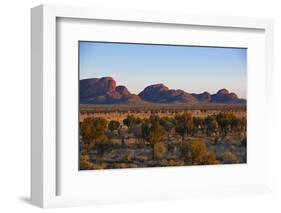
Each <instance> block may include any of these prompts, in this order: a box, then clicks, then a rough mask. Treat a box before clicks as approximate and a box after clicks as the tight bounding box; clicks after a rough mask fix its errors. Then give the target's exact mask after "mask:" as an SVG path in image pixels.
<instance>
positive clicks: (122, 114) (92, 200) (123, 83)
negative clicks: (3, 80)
mask: <svg viewBox="0 0 281 213" xmlns="http://www.w3.org/2000/svg"><path fill="white" fill-rule="evenodd" d="M31 14H32V20H31V21H32V32H31V34H32V36H31V41H32V48H31V50H32V147H31V153H32V162H31V167H32V174H31V176H32V180H31V182H32V184H31V185H32V187H31V198H32V203H34V204H35V205H38V206H40V207H56V206H74V205H89V204H99V203H117V202H140V201H144V200H165V199H178V198H188V197H198V196H213V195H219V196H220V195H233V194H238V195H240V194H253V193H264V192H269V191H270V177H271V176H270V170H269V169H268V164H269V160H268V152H267V151H266V150H267V148H266V147H268V146H270V139H269V138H270V128H268V127H269V124H270V116H269V113H270V111H271V110H270V109H271V107H272V98H271V95H270V90H271V89H270V88H271V87H272V76H273V74H272V70H273V67H272V66H273V65H272V64H273V63H272V47H273V41H272V40H273V39H272V30H273V24H272V20H270V19H256V18H235V17H216V16H191V15H186V14H161V13H150V12H142V11H121V10H120V11H118V10H109V9H108V10H100V9H95V8H79V7H66V6H52V5H43V6H39V7H36V8H33V9H32V11H31ZM257 115H258V116H259V122H257ZM265 129H266V131H265ZM121 195H122V196H121Z"/></svg>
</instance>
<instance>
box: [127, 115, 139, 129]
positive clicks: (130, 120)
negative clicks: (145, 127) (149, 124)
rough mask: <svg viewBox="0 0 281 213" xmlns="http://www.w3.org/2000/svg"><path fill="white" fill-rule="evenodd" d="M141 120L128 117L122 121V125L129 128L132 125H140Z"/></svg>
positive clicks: (131, 116) (132, 116)
mask: <svg viewBox="0 0 281 213" xmlns="http://www.w3.org/2000/svg"><path fill="white" fill-rule="evenodd" d="M141 122H142V120H141V118H139V117H136V116H134V115H128V116H127V117H126V118H125V119H124V120H123V123H124V125H126V126H127V127H131V126H132V125H136V124H141Z"/></svg>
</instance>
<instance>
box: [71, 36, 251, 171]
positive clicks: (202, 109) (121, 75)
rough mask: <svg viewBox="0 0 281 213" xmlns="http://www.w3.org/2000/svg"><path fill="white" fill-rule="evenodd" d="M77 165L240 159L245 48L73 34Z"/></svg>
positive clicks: (244, 157)
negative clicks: (83, 38) (108, 39)
mask: <svg viewBox="0 0 281 213" xmlns="http://www.w3.org/2000/svg"><path fill="white" fill-rule="evenodd" d="M78 57H79V59H78V61H79V64H78V73H79V74H78V83H79V97H77V98H78V101H79V102H78V103H79V109H78V110H79V113H78V114H79V118H78V121H77V122H78V123H79V129H78V130H77V131H79V138H78V142H77V143H78V144H79V159H78V161H79V170H100V169H101V170H103V169H122V168H150V167H171V166H172V167H175V166H186V167H187V169H188V167H189V166H199V165H200V166H203V165H219V166H223V165H225V164H245V163H247V48H237V47H235V48H233V47H211V46H193V45H175V44H142V43H119V42H101V41H79V42H78Z"/></svg>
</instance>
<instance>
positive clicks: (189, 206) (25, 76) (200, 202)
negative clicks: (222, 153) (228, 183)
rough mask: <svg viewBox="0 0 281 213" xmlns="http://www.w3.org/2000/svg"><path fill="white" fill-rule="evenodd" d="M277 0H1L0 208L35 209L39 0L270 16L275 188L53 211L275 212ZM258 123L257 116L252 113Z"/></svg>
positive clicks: (279, 191) (280, 152)
mask: <svg viewBox="0 0 281 213" xmlns="http://www.w3.org/2000/svg"><path fill="white" fill-rule="evenodd" d="M279 2H280V1H278V0H260V1H258V0H228V1H226V0H211V1H210V0H206V1H203V0H194V1H189V0H183V1H180V0H170V1H164V0H135V1H133V0H131V1H130V0H127V1H125V0H112V1H110V0H101V1H98V0H88V1H87V0H80V1H79V2H78V1H74V0H56V1H38V0H9V1H8V0H6V1H3V0H2V1H1V6H0V16H1V18H0V23H1V24H0V26H1V31H0V38H1V39H0V42H1V45H0V64H1V67H0V72H1V77H0V91H1V103H0V121H1V122H0V123H1V128H0V132H1V139H0V145H1V146H0V165H1V166H0V169H1V173H0V212H12V211H15V212H19V211H20V212H37V211H39V210H40V209H38V208H36V207H34V206H32V205H30V204H29V188H30V183H29V179H30V165H29V164H30V156H29V155H30V151H29V149H30V109H29V108H30V10H29V9H30V8H31V7H33V6H37V5H39V4H42V3H56V4H71V5H76V4H79V5H81V6H99V7H112V8H123V9H140V10H154V11H162V12H185V13H191V14H215V15H231V16H251V17H270V18H274V19H275V50H274V52H275V82H274V83H275V90H274V91H272V92H273V94H274V96H275V98H276V102H275V112H274V113H275V114H276V117H275V119H274V124H273V125H272V128H275V132H276V133H275V135H274V138H275V140H274V141H271V143H272V153H271V155H272V156H273V158H272V159H273V162H272V168H271V169H273V171H274V193H273V194H270V195H259V196H242V197H225V198H201V199H198V198H196V199H191V200H185V201H171V202H157V203H138V204H122V205H121V204H120V205H108V206H95V207H81V208H72V209H55V210H47V211H52V212H61V211H68V212H76V211H83V212H122V213H125V212H160V211H161V212H176V211H178V212H180V211H183V212H188V211H189V212H193V211H195V212H228V213H231V212H235V213H237V212H241V211H243V212H278V211H279V212H280V210H281V204H280V201H281V181H280V180H281V166H280V163H279V162H281V139H280V135H279V133H280V130H281V128H280V126H281V125H280V122H279V121H280V119H281V116H280V114H281V113H280V110H278V109H281V101H280V100H281V93H280V91H281V90H280V85H278V84H280V83H281V79H280V77H281V75H280V69H281V63H280V61H279V58H280V56H281V45H280V44H281V12H280V11H281V6H280V5H279ZM257 122H258V116H257Z"/></svg>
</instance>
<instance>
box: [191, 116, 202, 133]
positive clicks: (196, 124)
mask: <svg viewBox="0 0 281 213" xmlns="http://www.w3.org/2000/svg"><path fill="white" fill-rule="evenodd" d="M204 125H205V123H204V119H203V118H200V117H193V133H197V132H198V131H199V130H201V129H203V128H204Z"/></svg>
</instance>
